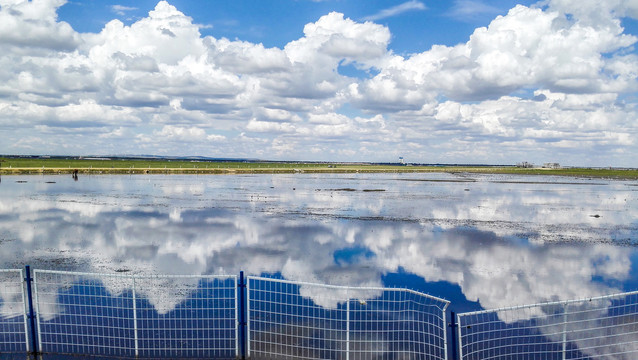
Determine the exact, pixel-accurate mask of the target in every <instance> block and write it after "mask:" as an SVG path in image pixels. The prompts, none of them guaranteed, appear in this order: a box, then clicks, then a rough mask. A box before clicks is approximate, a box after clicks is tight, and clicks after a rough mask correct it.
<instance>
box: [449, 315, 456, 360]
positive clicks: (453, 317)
mask: <svg viewBox="0 0 638 360" xmlns="http://www.w3.org/2000/svg"><path fill="white" fill-rule="evenodd" d="M450 318H451V319H450V324H449V327H450V328H451V329H452V331H451V333H452V336H450V342H451V345H452V359H451V360H458V355H457V353H456V349H457V336H458V333H457V332H456V328H457V327H458V324H457V323H456V314H455V313H454V311H450ZM446 351H447V349H446Z"/></svg>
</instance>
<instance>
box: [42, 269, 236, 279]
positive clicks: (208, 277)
mask: <svg viewBox="0 0 638 360" xmlns="http://www.w3.org/2000/svg"><path fill="white" fill-rule="evenodd" d="M33 271H34V273H39V274H58V275H76V276H104V277H116V278H129V279H174V278H182V279H185V278H195V279H236V278H237V275H165V274H153V275H135V274H108V273H89V272H78V271H60V270H40V269H34V270H33Z"/></svg>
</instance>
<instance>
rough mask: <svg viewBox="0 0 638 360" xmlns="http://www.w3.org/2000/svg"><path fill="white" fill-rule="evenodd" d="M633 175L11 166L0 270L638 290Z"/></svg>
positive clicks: (3, 203) (468, 306) (540, 295)
mask: <svg viewBox="0 0 638 360" xmlns="http://www.w3.org/2000/svg"><path fill="white" fill-rule="evenodd" d="M637 200H638V183H637V182H636V181H619V180H604V179H602V180H601V179H580V178H567V177H549V176H527V177H523V176H512V175H475V174H443V173H440V174H439V173H433V174H329V175H312V174H294V175H292V174H290V175H232V176H225V175H212V176H194V175H187V176H186V175H185V176H181V175H168V176H162V175H135V176H122V175H117V176H109V175H105V176H85V177H80V178H79V180H78V181H74V180H73V179H72V178H71V177H70V176H3V177H2V179H1V183H0V268H21V267H23V266H24V265H25V264H30V265H31V266H32V267H34V268H37V269H55V270H73V271H86V272H101V273H115V272H120V273H130V274H148V273H153V274H155V273H159V274H237V273H238V272H239V271H240V270H244V271H245V272H246V273H248V274H258V275H259V274H269V275H276V276H281V277H283V278H286V279H292V280H302V281H308V282H319V283H329V284H339V285H355V286H392V287H394V286H398V287H408V288H412V289H415V290H419V291H423V292H427V293H429V294H432V295H435V296H438V297H442V298H445V299H448V300H451V301H452V305H451V309H452V310H454V311H457V312H459V311H468V310H476V309H480V308H494V307H503V306H511V305H520V304H530V303H537V302H543V301H549V300H566V299H572V298H583V297H590V296H595V295H601V294H610V293H616V292H622V291H629V290H636V289H638V266H637V264H638V252H637V251H636V249H637V247H636V245H638V201H637Z"/></svg>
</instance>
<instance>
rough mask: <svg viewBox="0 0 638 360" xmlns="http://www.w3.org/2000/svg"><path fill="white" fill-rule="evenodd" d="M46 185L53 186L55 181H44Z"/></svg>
mask: <svg viewBox="0 0 638 360" xmlns="http://www.w3.org/2000/svg"><path fill="white" fill-rule="evenodd" d="M46 183H47V184H55V181H46Z"/></svg>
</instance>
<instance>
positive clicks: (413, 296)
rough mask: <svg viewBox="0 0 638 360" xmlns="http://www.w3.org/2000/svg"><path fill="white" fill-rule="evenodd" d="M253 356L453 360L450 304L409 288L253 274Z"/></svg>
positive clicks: (250, 337) (250, 279) (250, 288)
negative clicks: (449, 342) (448, 324)
mask: <svg viewBox="0 0 638 360" xmlns="http://www.w3.org/2000/svg"><path fill="white" fill-rule="evenodd" d="M247 292H248V300H247V303H248V310H247V314H248V346H249V348H248V356H249V357H250V358H253V359H348V360H350V359H353V360H358V359H395V358H396V359H404V358H405V359H447V357H446V345H447V337H446V322H445V311H446V308H447V306H448V305H449V302H448V301H446V300H442V299H438V298H436V297H433V296H429V295H426V294H422V293H419V292H416V291H411V290H405V289H388V288H358V287H343V286H329V285H321V284H311V283H304V282H292V281H285V280H275V279H269V278H262V277H248V285H247Z"/></svg>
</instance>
